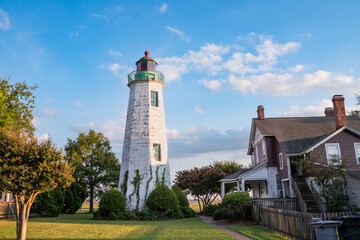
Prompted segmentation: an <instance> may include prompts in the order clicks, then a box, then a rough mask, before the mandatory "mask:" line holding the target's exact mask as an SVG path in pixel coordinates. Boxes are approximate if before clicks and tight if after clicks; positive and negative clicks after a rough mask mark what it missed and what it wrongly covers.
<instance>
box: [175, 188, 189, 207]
mask: <svg viewBox="0 0 360 240" xmlns="http://www.w3.org/2000/svg"><path fill="white" fill-rule="evenodd" d="M172 190H173V192H174V193H175V195H176V198H177V200H178V201H179V206H180V207H189V200H188V199H187V197H186V194H185V193H184V192H183V191H181V189H180V188H178V187H177V186H175V185H174V186H172Z"/></svg>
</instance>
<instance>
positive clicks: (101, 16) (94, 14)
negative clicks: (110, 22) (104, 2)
mask: <svg viewBox="0 0 360 240" xmlns="http://www.w3.org/2000/svg"><path fill="white" fill-rule="evenodd" d="M89 15H90V16H92V17H97V18H102V19H107V16H105V15H101V14H97V13H89Z"/></svg>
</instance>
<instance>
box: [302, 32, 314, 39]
mask: <svg viewBox="0 0 360 240" xmlns="http://www.w3.org/2000/svg"><path fill="white" fill-rule="evenodd" d="M300 36H302V37H307V38H311V37H312V34H311V33H309V32H306V33H301V34H300Z"/></svg>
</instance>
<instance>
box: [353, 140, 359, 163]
mask: <svg viewBox="0 0 360 240" xmlns="http://www.w3.org/2000/svg"><path fill="white" fill-rule="evenodd" d="M354 147H355V156H356V162H357V164H358V165H360V143H354Z"/></svg>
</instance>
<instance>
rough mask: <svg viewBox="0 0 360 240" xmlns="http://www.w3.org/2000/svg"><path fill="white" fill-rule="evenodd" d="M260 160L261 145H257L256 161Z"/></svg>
mask: <svg viewBox="0 0 360 240" xmlns="http://www.w3.org/2000/svg"><path fill="white" fill-rule="evenodd" d="M258 162H259V146H256V163H258Z"/></svg>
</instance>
